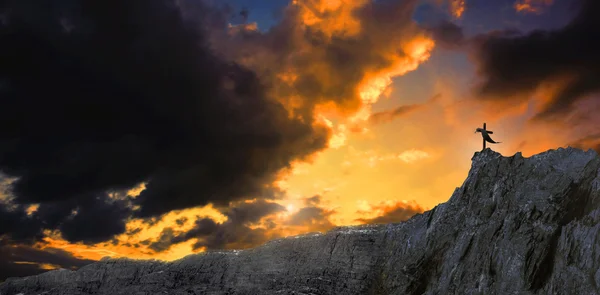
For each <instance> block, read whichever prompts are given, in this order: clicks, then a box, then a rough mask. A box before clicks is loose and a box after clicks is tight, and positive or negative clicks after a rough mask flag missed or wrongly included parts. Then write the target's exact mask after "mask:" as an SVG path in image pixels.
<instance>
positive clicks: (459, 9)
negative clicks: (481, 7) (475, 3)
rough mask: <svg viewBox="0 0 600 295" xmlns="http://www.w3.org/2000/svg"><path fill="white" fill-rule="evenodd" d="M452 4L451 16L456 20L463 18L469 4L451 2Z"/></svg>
mask: <svg viewBox="0 0 600 295" xmlns="http://www.w3.org/2000/svg"><path fill="white" fill-rule="evenodd" d="M449 3H450V14H452V16H453V17H454V18H462V16H463V14H464V13H465V10H466V7H467V4H466V1H465V0H449Z"/></svg>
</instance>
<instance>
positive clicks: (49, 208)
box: [0, 194, 131, 244]
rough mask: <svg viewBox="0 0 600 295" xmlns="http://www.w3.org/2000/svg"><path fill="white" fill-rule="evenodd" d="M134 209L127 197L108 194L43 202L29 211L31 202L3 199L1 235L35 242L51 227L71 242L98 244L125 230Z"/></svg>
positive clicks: (1, 203) (0, 219)
mask: <svg viewBox="0 0 600 295" xmlns="http://www.w3.org/2000/svg"><path fill="white" fill-rule="evenodd" d="M130 213H131V209H130V208H129V206H128V204H127V203H126V202H125V201H122V200H111V199H110V198H109V197H108V196H107V195H106V194H97V195H95V196H85V197H82V198H81V199H79V200H66V201H56V202H46V203H42V204H40V205H39V207H38V208H37V209H36V210H35V211H32V212H30V213H29V214H28V212H27V206H24V205H13V204H11V203H9V202H0V236H3V235H7V236H8V237H10V239H11V240H13V241H18V242H23V243H24V242H28V243H32V242H35V241H40V240H41V238H42V237H43V230H44V229H49V230H60V233H61V235H62V237H63V238H64V239H65V240H67V241H69V242H83V243H84V244H94V243H99V242H102V241H106V240H109V239H111V238H112V237H113V236H115V235H118V234H121V233H124V232H125V223H126V221H127V219H128V217H129V216H130Z"/></svg>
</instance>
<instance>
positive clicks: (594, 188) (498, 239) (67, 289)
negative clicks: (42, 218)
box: [0, 148, 600, 295]
mask: <svg viewBox="0 0 600 295" xmlns="http://www.w3.org/2000/svg"><path fill="white" fill-rule="evenodd" d="M472 160H473V164H472V167H471V170H470V172H469V176H468V178H467V179H466V181H465V182H464V184H463V185H462V186H461V187H460V188H457V189H456V190H455V191H454V193H453V195H452V197H451V198H450V200H449V201H448V202H446V203H443V204H440V205H439V206H437V207H435V208H434V209H433V210H431V211H428V212H425V213H424V214H420V215H417V216H415V217H413V218H411V219H410V220H408V221H407V222H404V223H400V224H388V225H381V226H362V227H342V228H338V229H335V230H333V231H330V232H328V233H326V234H308V235H304V236H299V237H293V238H287V239H282V240H276V241H272V242H269V243H267V244H265V245H263V246H261V247H258V248H255V249H250V250H245V251H232V252H214V253H207V254H199V255H192V256H188V257H186V258H184V259H182V260H179V261H175V262H171V263H164V262H159V261H131V260H123V259H117V260H104V261H101V262H98V263H95V264H92V265H88V266H86V267H83V268H81V269H80V270H78V271H68V270H57V271H51V272H47V273H44V274H41V275H38V276H33V277H27V278H22V279H9V280H8V281H7V282H5V283H4V284H2V285H0V294H2V295H6V294H19V293H22V294H111V295H117V294H128V295H133V294H486V295H491V294H561V295H562V294H600V288H599V286H600V177H599V172H600V171H599V169H600V157H598V155H597V154H596V153H595V152H594V151H591V150H590V151H587V152H583V151H581V150H577V149H572V148H567V149H558V150H551V151H548V152H545V153H542V154H538V155H535V156H532V157H530V158H523V157H522V156H521V154H520V153H517V154H516V155H514V156H512V157H503V156H501V155H500V154H498V153H496V152H493V151H491V150H490V149H487V150H485V151H483V152H478V153H476V154H475V156H474V157H473V159H472Z"/></svg>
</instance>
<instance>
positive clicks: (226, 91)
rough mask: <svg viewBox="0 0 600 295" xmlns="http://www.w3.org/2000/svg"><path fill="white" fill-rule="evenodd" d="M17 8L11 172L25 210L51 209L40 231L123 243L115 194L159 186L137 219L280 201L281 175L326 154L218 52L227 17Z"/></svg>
mask: <svg viewBox="0 0 600 295" xmlns="http://www.w3.org/2000/svg"><path fill="white" fill-rule="evenodd" d="M5 3H6V5H4V6H3V7H0V14H3V15H6V19H7V21H6V22H5V24H4V25H2V26H0V43H1V44H2V46H0V57H2V58H0V81H2V85H4V86H3V87H2V88H1V89H0V104H1V105H2V107H1V108H0V126H1V129H0V130H1V132H0V171H2V172H4V173H6V174H7V175H9V176H11V177H17V178H18V180H16V181H15V182H13V184H12V186H11V192H12V193H13V194H14V202H15V203H17V204H29V203H40V204H41V205H40V209H39V210H40V212H39V213H36V214H34V215H33V216H32V217H30V219H31V220H33V221H32V222H33V223H36V224H38V225H39V227H41V228H56V227H58V228H59V229H60V230H61V231H62V233H63V236H64V237H65V238H66V239H68V240H70V241H84V242H90V243H92V242H97V241H101V240H107V239H110V236H111V235H114V234H118V233H121V232H123V231H124V226H123V220H124V219H125V217H126V216H127V215H128V214H130V212H129V209H126V208H125V207H126V206H125V204H124V202H125V201H123V202H113V201H112V200H110V198H108V196H107V195H106V194H105V193H104V192H106V191H119V190H126V189H128V188H131V187H133V186H135V185H137V184H138V183H140V182H147V184H146V190H144V191H143V192H142V193H141V194H140V195H139V196H138V197H136V198H135V199H132V200H131V202H132V203H133V204H132V205H133V206H136V207H138V206H139V210H137V211H136V212H135V216H137V217H154V216H159V215H161V214H163V213H166V212H169V211H171V210H176V209H184V208H190V207H195V206H201V205H206V204H208V203H214V204H215V205H216V206H226V205H227V204H229V202H230V201H235V200H238V199H241V198H244V197H248V196H260V195H263V194H264V195H269V194H268V193H269V189H270V188H269V184H270V183H272V181H273V180H274V179H275V177H276V173H277V172H278V171H280V170H281V169H282V168H286V167H289V163H290V162H291V161H293V160H298V159H303V158H304V157H306V156H308V155H311V154H312V153H314V152H315V151H317V150H320V149H322V148H324V147H325V146H326V142H327V137H328V131H327V130H326V129H325V128H316V127H313V124H312V123H313V122H312V119H311V118H308V117H303V118H299V117H290V116H289V114H288V112H287V111H286V110H285V109H284V107H283V106H282V105H281V104H280V103H278V102H276V101H275V100H273V99H270V98H269V97H268V96H267V95H266V89H268V87H269V85H268V84H267V83H263V82H262V81H261V80H259V78H258V77H257V76H256V75H255V74H254V73H253V72H252V71H250V70H248V69H245V68H243V67H241V66H239V65H237V64H235V63H232V62H229V61H225V60H222V59H220V58H218V57H217V56H215V55H214V54H213V52H211V50H210V49H209V46H208V45H207V44H208V41H207V40H206V39H205V38H204V32H203V31H202V30H201V29H199V28H200V27H201V26H200V25H199V23H203V22H205V21H211V25H213V26H215V25H218V24H220V23H219V22H218V21H217V20H218V18H217V17H212V16H211V17H206V18H202V17H200V18H199V19H198V23H190V22H189V21H183V20H182V18H181V17H180V13H179V10H178V7H177V6H176V5H175V2H174V1H167V0H143V1H142V0H132V1H120V0H107V1H65V2H44V3H43V4H41V2H38V1H32V0H23V1H8V2H5ZM57 3H60V5H59V4H57ZM40 5H41V6H40ZM202 12H203V15H201V16H206V15H210V12H211V10H210V9H208V8H206V9H205V10H203V11H202ZM216 14H218V13H216ZM67 23H68V24H69V26H68V28H69V29H68V30H67V29H65V24H67ZM222 29H224V27H223V28H222ZM73 210H76V211H77V214H76V215H71V212H72V211H73ZM5 211H6V210H5ZM0 218H8V219H10V220H11V222H19V221H20V220H23V218H25V217H23V210H21V211H17V213H6V212H5V213H3V214H2V217H0ZM113 218H114V219H113ZM11 224H12V223H11ZM0 228H2V229H3V231H5V232H10V231H12V232H14V231H15V228H14V226H11V225H6V224H4V223H3V224H2V225H0ZM37 233H38V231H37V230H33V231H32V233H30V234H37Z"/></svg>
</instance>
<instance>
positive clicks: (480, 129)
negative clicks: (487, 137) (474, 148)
mask: <svg viewBox="0 0 600 295" xmlns="http://www.w3.org/2000/svg"><path fill="white" fill-rule="evenodd" d="M477 132H483V128H477V129H475V133H477Z"/></svg>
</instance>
